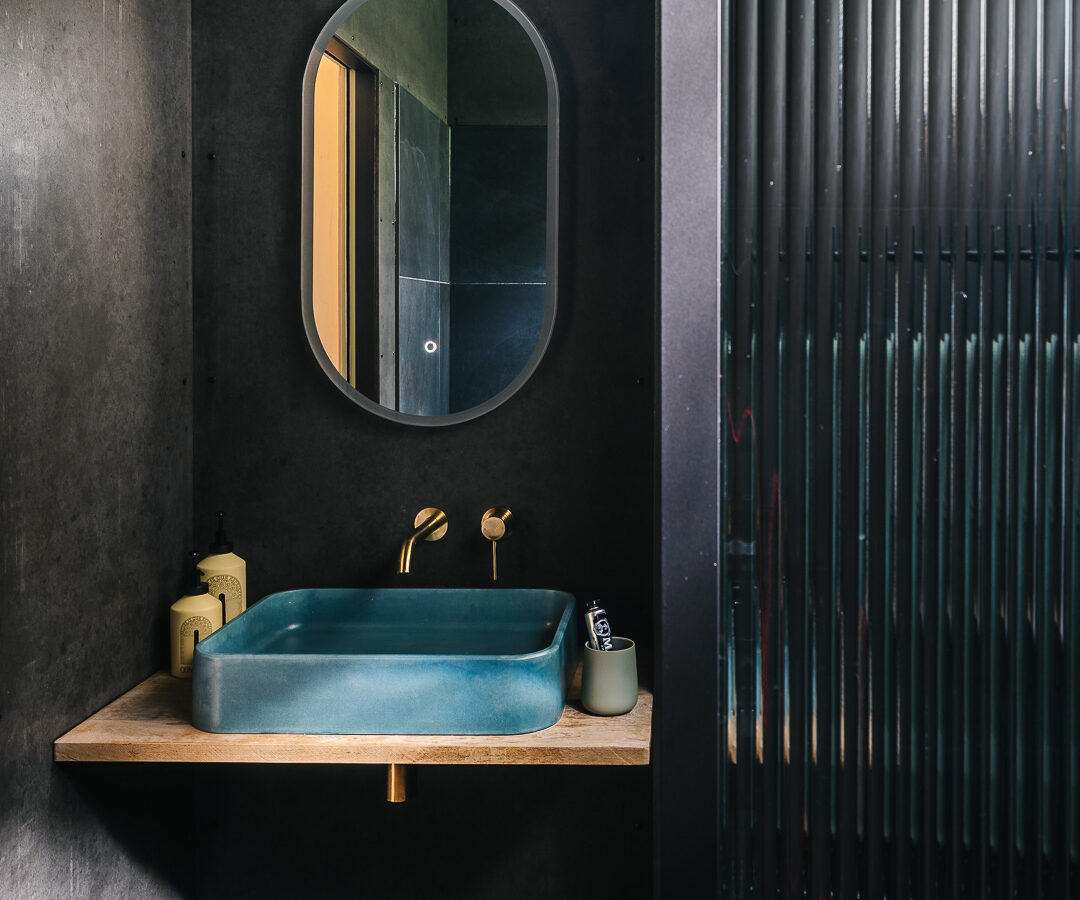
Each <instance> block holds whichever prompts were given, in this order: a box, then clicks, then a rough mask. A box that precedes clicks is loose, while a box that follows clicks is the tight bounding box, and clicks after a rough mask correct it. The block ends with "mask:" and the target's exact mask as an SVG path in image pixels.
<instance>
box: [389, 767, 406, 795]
mask: <svg viewBox="0 0 1080 900" xmlns="http://www.w3.org/2000/svg"><path fill="white" fill-rule="evenodd" d="M407 770H408V767H407V766H406V765H405V763H390V764H389V765H387V767H386V800H387V802H389V803H404V802H405V800H406V796H405V774H406V772H407Z"/></svg>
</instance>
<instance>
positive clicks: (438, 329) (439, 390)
mask: <svg viewBox="0 0 1080 900" xmlns="http://www.w3.org/2000/svg"><path fill="white" fill-rule="evenodd" d="M449 294H450V288H449V286H448V285H445V284H438V283H436V282H432V281H418V280H416V279H412V278H402V279H401V280H400V281H399V282H398V388H397V390H398V403H399V409H400V410H401V412H406V413H411V414H413V415H418V416H441V415H445V414H446V413H447V412H449V409H448V407H449V405H450V401H449V385H448V384H447V383H446V381H447V379H445V378H443V373H442V369H443V360H444V359H445V358H446V355H447V353H448V352H449V348H448V347H447V346H446V342H445V341H444V340H443V320H444V318H446V313H447V302H448V299H449ZM432 345H434V347H435V349H434V350H431V349H429V348H430V347H431V346H432Z"/></svg>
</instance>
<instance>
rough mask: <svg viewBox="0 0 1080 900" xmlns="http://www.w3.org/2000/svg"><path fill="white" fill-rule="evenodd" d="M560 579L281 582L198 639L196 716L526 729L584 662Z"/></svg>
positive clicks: (555, 716) (330, 728)
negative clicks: (555, 585)
mask: <svg viewBox="0 0 1080 900" xmlns="http://www.w3.org/2000/svg"><path fill="white" fill-rule="evenodd" d="M574 607H575V603H574V598H573V596H572V595H570V594H567V593H564V592H562V591H547V590H524V589H513V590H469V589H445V590H444V589H409V588H392V589H390V588H387V589H378V590H356V589H309V590H296V591H284V592H282V593H278V594H271V595H270V596H268V597H266V598H264V599H263V600H261V601H260V602H259V603H256V604H255V605H253V606H252V607H251V608H250V609H249V610H248V611H247V612H245V613H244V614H243V615H241V616H238V617H237V618H236V619H234V620H233V621H232V622H230V623H229V624H228V625H226V626H225V627H224V628H222V629H220V630H219V631H217V632H216V633H214V634H212V635H210V637H208V638H207V639H206V640H204V641H201V642H200V643H199V644H198V645H197V646H196V648H195V671H194V675H193V679H192V700H193V703H192V724H193V725H194V726H195V727H196V728H199V729H202V730H203V731H212V732H230V733H231V732H249V733H250V732H253V733H266V734H276V733H285V734H523V733H525V732H529V731H539V730H540V729H542V728H547V727H548V726H550V725H554V724H555V722H557V721H558V720H559V717H560V716H561V715H562V711H563V705H564V704H565V702H566V692H567V689H568V687H569V684H570V679H571V677H572V675H573V672H574V667H575V666H576V664H577V650H578V646H577V645H578V639H577V617H576V615H575V614H574Z"/></svg>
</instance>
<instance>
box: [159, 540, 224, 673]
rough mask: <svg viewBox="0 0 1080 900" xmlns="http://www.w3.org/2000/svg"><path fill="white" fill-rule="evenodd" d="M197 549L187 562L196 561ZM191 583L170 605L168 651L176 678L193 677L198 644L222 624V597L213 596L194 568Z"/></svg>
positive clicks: (171, 667) (171, 669)
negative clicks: (219, 598)
mask: <svg viewBox="0 0 1080 900" xmlns="http://www.w3.org/2000/svg"><path fill="white" fill-rule="evenodd" d="M198 555H199V554H198V553H192V554H191V559H190V561H189V562H188V563H187V564H188V565H189V566H190V565H192V563H194V562H195V559H196V558H197V557H198ZM190 580H191V584H189V585H188V587H187V589H186V590H185V591H184V596H183V597H181V598H180V599H179V600H177V601H176V602H175V603H174V604H173V605H172V606H171V607H170V608H169V651H170V653H169V655H170V657H171V666H170V671H171V672H172V673H173V675H175V676H176V677H177V678H190V677H191V672H192V666H193V664H194V658H195V645H196V644H197V643H199V641H201V640H203V639H204V638H207V637H209V636H210V635H211V634H213V633H214V632H215V631H217V630H218V629H219V628H220V627H221V625H222V621H221V601H219V600H218V599H217V598H215V597H211V596H210V594H209V593H208V592H207V589H206V582H205V581H201V580H200V579H199V573H198V571H196V570H195V569H194V568H192V569H191V579H190Z"/></svg>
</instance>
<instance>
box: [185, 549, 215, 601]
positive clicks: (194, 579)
mask: <svg viewBox="0 0 1080 900" xmlns="http://www.w3.org/2000/svg"><path fill="white" fill-rule="evenodd" d="M198 564H199V554H198V552H197V551H193V552H192V554H191V574H190V575H189V577H190V579H191V581H190V583H189V584H188V586H187V587H186V588H184V593H185V594H186V595H187V596H189V597H198V596H199V594H208V593H210V585H208V584H207V583H206V582H205V581H203V580H202V577H201V575H200V573H199V565H198Z"/></svg>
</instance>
